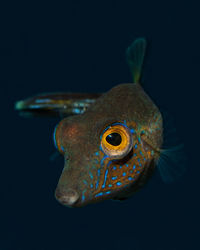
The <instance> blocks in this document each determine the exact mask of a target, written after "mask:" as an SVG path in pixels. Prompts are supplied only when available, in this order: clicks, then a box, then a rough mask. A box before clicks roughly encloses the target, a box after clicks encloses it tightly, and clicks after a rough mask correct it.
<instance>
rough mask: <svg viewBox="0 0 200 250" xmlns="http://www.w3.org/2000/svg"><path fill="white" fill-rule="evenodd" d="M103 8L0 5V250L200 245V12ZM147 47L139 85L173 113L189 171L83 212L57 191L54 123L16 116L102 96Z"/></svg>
mask: <svg viewBox="0 0 200 250" xmlns="http://www.w3.org/2000/svg"><path fill="white" fill-rule="evenodd" d="M151 2H152V1H146V2H144V1H127V2H124V3H122V1H107V2H106V3H102V2H101V1H93V3H92V2H85V1H80V2H76V1H73V3H72V2H71V3H65V4H61V3H58V2H54V3H49V2H48V3H46V4H41V3H40V4H35V3H32V4H31V3H30V2H29V4H27V3H23V4H22V3H21V4H20V3H19V2H18V1H16V3H15V4H11V3H10V4H9V6H1V14H0V19H1V20H0V23H1V33H0V84H1V85H0V86H1V87H0V90H1V127H2V128H1V164H0V166H1V174H0V178H1V181H0V183H1V189H0V194H1V203H0V205H1V206H0V209H1V210H0V212H1V216H0V226H1V232H0V250H7V249H16V250H24V249H30V250H32V249H34V250H36V249H37V250H44V249H45V250H46V249H48V250H51V249H56V250H64V249H69V250H77V249H88V250H90V249H98V250H107V249H109V250H110V249H126V250H129V249H136V250H141V249H142V250H143V249H159V250H164V249H169V250H174V249H199V248H200V245H199V239H198V237H199V184H198V183H199V161H198V157H199V143H198V142H199V141H198V133H199V121H198V116H199V72H200V71H199V68H200V46H199V45H200V35H199V23H200V16H199V6H198V5H197V4H196V5H194V4H193V3H192V2H191V1H188V3H186V2H184V1H183V2H181V4H180V3H178V2H179V1H178V2H177V3H176V4H174V3H170V2H169V1H167V2H164V1H160V3H156V4H154V5H152V3H151ZM139 36H145V37H146V38H147V40H148V42H149V50H148V56H147V58H146V59H147V61H146V63H145V70H144V71H145V72H144V88H145V90H146V92H147V93H148V94H149V95H150V96H151V97H152V98H153V100H155V102H156V104H157V105H158V106H164V107H165V109H166V110H167V111H168V112H169V113H170V114H171V115H172V116H173V117H174V119H175V125H176V127H177V130H178V134H179V136H180V137H181V139H182V140H183V141H184V143H185V148H186V153H187V155H188V159H189V160H188V166H187V167H188V170H187V173H186V175H185V177H184V178H183V179H182V180H181V181H179V182H176V183H174V184H171V185H166V184H164V183H163V182H162V181H161V179H160V176H159V174H158V173H156V174H155V176H154V177H153V178H152V179H151V181H150V182H149V183H148V185H147V186H146V187H145V188H144V189H143V190H141V191H140V192H138V193H137V194H136V195H134V196H133V197H132V198H130V199H129V200H127V201H125V202H123V203H119V202H113V201H106V202H102V203H99V204H96V205H90V206H87V207H84V208H81V209H69V208H65V207H64V206H61V205H60V204H59V203H58V202H57V201H56V200H55V198H54V190H55V187H56V184H57V181H58V178H59V176H60V173H61V171H62V167H63V159H62V158H57V159H56V160H55V161H50V160H49V158H50V156H51V155H52V153H54V152H55V149H54V146H53V141H52V133H53V129H54V126H55V125H56V123H57V122H58V121H59V120H58V119H50V118H46V119H45V118H30V119H25V118H23V117H20V116H18V114H17V112H16V111H14V103H15V102H16V101H17V100H19V99H23V98H26V97H29V96H32V95H34V94H38V93H42V92H54V91H66V92H67V91H74V92H105V91H107V90H109V89H110V88H112V87H113V86H114V85H116V84H119V83H123V82H130V81H131V76H130V73H129V69H128V66H127V64H126V62H125V49H126V48H127V46H129V45H130V43H131V42H132V41H133V40H134V39H136V38H137V37H139Z"/></svg>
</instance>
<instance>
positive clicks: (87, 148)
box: [16, 38, 182, 207]
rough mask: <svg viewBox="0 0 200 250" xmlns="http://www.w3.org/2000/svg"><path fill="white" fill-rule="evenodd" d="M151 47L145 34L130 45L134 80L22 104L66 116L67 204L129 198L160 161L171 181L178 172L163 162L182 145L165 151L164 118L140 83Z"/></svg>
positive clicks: (59, 138) (63, 194)
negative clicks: (102, 89) (98, 90)
mask: <svg viewBox="0 0 200 250" xmlns="http://www.w3.org/2000/svg"><path fill="white" fill-rule="evenodd" d="M145 50H146V41H145V39H143V38H141V39H137V40H136V41H135V42H134V43H133V44H132V45H131V46H130V47H129V48H128V49H127V60H128V64H129V66H130V69H131V73H132V76H133V83H125V84H120V85H117V86H115V87H113V88H112V89H111V90H110V91H108V92H107V93H104V94H76V93H74V94H70V93H59V94H46V95H40V96H36V97H33V98H29V99H27V100H24V101H20V102H18V103H17V104H16V109H17V110H19V111H23V112H29V113H33V114H40V113H41V111H42V113H43V114H44V113H46V114H51V115H53V116H55V115H57V114H59V115H60V114H62V116H65V118H64V119H62V120H61V121H60V122H59V124H58V125H57V126H56V128H55V131H54V143H55V146H56V148H57V150H58V151H59V152H60V153H61V154H62V155H63V156H64V159H65V164H64V168H63V171H62V173H61V176H60V179H59V181H58V185H57V188H56V191H55V197H56V199H57V200H58V201H59V202H60V203H62V204H63V205H65V206H69V207H83V206H85V205H87V204H90V203H95V202H99V201H103V200H107V199H117V200H123V199H126V198H128V197H129V196H131V195H132V194H133V193H134V192H136V191H137V190H139V189H140V188H141V187H142V186H143V185H144V184H145V183H146V182H147V181H148V179H149V178H150V177H151V175H152V173H153V172H154V169H155V166H156V165H158V162H159V161H160V159H161V161H162V164H161V165H160V166H161V167H159V170H160V172H161V176H162V177H163V179H169V180H171V179H170V178H169V176H170V171H171V170H170V169H172V171H171V172H172V173H175V172H176V171H175V170H176V166H182V165H181V164H179V162H178V164H177V161H176V162H175V161H173V160H172V161H171V163H172V164H171V165H172V168H169V167H168V165H167V164H163V162H164V163H165V160H166V159H170V154H171V153H173V154H177V149H176V148H175V149H172V150H170V151H165V150H162V144H163V117H162V114H161V112H160V111H159V109H158V107H157V106H156V105H155V103H154V102H153V101H152V100H151V98H150V97H149V96H148V95H147V94H146V93H145V91H144V90H143V88H142V86H141V84H140V77H141V71H142V65H143V60H144V55H145ZM169 152H170V153H169ZM162 155H164V158H162ZM162 159H164V160H162ZM174 163H175V164H174ZM177 172H181V171H180V168H179V170H178V171H177Z"/></svg>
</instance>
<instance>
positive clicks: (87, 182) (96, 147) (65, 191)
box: [54, 83, 162, 207]
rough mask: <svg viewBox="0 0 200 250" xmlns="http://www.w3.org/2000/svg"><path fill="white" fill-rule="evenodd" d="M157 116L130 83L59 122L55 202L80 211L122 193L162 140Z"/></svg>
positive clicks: (146, 97) (136, 85) (159, 120)
mask: <svg viewBox="0 0 200 250" xmlns="http://www.w3.org/2000/svg"><path fill="white" fill-rule="evenodd" d="M158 114H159V111H158V109H157V107H156V106H155V104H154V103H153V102H152V101H151V99H150V98H149V97H148V96H147V95H146V93H145V92H144V91H143V89H142V87H141V86H140V85H139V84H132V83H131V84H121V85H118V86H116V87H114V88H112V89H111V90H110V91H108V92H107V93H105V94H103V95H102V96H101V97H100V98H98V99H97V101H96V103H95V104H93V105H92V106H91V107H90V108H89V109H88V110H87V111H86V112H85V113H84V114H81V115H77V116H71V117H68V118H65V119H63V120H62V121H61V122H60V123H59V124H58V125H57V127H56V129H55V132H54V138H55V144H56V147H57V148H58V150H59V151H60V153H62V154H63V156H64V159H65V164H64V168H63V171H62V174H61V177H60V179H59V182H58V185H57V188H56V191H55V196H56V199H57V200H58V201H59V202H60V203H62V204H63V205H66V206H69V207H82V206H85V205H86V204H89V203H94V202H98V201H102V200H106V199H112V198H115V197H117V196H118V194H121V193H122V192H126V191H127V190H128V189H129V188H130V187H131V186H132V185H134V183H135V182H136V181H137V180H138V178H139V177H140V176H141V175H142V174H143V172H144V170H145V168H147V167H148V165H149V164H150V163H151V162H152V160H153V159H154V154H153V153H152V145H153V147H158V146H160V144H161V142H162V120H161V118H160V116H159V115H158ZM158 117H159V118H158ZM157 128H159V129H157ZM149 142H150V143H149Z"/></svg>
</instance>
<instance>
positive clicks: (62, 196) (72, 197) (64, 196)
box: [55, 188, 79, 206]
mask: <svg viewBox="0 0 200 250" xmlns="http://www.w3.org/2000/svg"><path fill="white" fill-rule="evenodd" d="M55 197H56V199H57V200H58V201H59V202H60V203H61V204H63V205H66V206H73V205H74V204H75V203H76V202H77V201H78V199H79V194H78V192H77V191H76V190H74V189H71V188H70V189H67V190H62V189H60V188H57V189H56V191H55Z"/></svg>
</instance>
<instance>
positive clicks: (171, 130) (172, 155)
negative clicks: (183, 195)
mask: <svg viewBox="0 0 200 250" xmlns="http://www.w3.org/2000/svg"><path fill="white" fill-rule="evenodd" d="M162 118H163V146H162V149H161V150H160V158H159V159H158V162H157V165H158V170H159V172H160V175H161V177H162V179H163V181H164V182H168V183H169V182H173V181H176V180H178V179H180V178H181V177H182V176H183V174H184V173H185V171H186V163H187V157H186V154H185V151H184V144H183V143H181V141H180V138H179V137H178V135H177V131H176V128H175V124H174V123H175V122H174V120H173V119H172V116H170V115H169V114H168V112H166V111H163V110H162ZM177 145H178V146H177Z"/></svg>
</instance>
